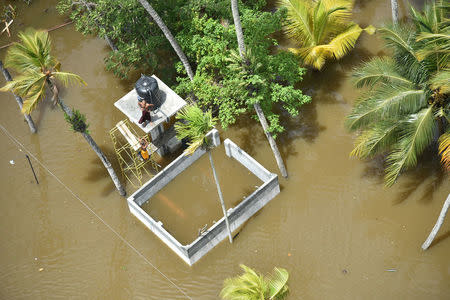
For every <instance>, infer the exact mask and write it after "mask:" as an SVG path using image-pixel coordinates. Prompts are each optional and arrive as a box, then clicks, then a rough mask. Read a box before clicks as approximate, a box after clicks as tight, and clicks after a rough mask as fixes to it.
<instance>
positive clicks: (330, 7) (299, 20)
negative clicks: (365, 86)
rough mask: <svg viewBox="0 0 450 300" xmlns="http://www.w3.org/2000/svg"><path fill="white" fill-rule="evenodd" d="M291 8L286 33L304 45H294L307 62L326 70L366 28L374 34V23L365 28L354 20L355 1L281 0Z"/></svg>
mask: <svg viewBox="0 0 450 300" xmlns="http://www.w3.org/2000/svg"><path fill="white" fill-rule="evenodd" d="M277 1H278V7H286V8H287V18H286V20H285V22H284V27H283V30H284V33H285V34H286V35H287V37H288V38H290V39H292V40H294V41H295V42H296V43H298V44H299V45H300V47H299V48H290V49H289V50H291V51H292V52H293V53H295V54H297V55H299V56H300V58H301V59H302V60H303V62H304V63H305V64H306V65H308V66H312V67H313V68H315V69H318V70H320V69H322V67H323V65H324V64H325V61H326V60H328V59H340V58H342V57H343V56H345V55H346V54H347V53H348V52H349V51H350V50H351V49H353V47H354V46H355V43H356V41H357V40H358V38H359V36H360V35H361V32H362V31H363V30H365V31H367V32H368V33H370V34H372V33H374V32H375V28H374V27H373V26H368V27H367V28H365V29H362V28H361V27H360V26H359V25H358V24H355V23H353V22H352V21H351V16H352V9H353V2H354V1H353V0H317V1H313V0H277Z"/></svg>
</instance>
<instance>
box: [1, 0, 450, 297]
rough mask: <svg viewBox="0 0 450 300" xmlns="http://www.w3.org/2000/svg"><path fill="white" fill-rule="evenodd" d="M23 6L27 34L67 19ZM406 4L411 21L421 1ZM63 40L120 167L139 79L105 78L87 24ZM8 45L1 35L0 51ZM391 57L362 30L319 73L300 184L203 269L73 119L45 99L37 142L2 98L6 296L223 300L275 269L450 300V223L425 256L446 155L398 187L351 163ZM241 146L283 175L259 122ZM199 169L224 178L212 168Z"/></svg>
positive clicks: (98, 136)
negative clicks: (357, 108)
mask: <svg viewBox="0 0 450 300" xmlns="http://www.w3.org/2000/svg"><path fill="white" fill-rule="evenodd" d="M13 2H15V3H17V6H18V7H19V14H20V16H19V17H18V19H17V22H15V23H14V26H13V28H14V31H13V34H15V33H16V32H17V30H18V29H24V28H25V27H27V26H33V27H38V28H50V27H53V26H55V25H58V24H62V23H64V22H65V18H64V17H61V16H57V15H56V13H55V10H54V8H53V5H54V3H55V1H54V0H51V1H50V0H48V1H38V0H35V1H33V4H32V5H31V6H30V7H28V8H25V6H24V5H23V4H22V3H21V1H13ZM399 2H400V5H401V9H400V13H402V14H404V13H405V8H404V7H405V5H404V4H405V3H406V1H399ZM421 2H422V1H416V3H419V4H420V3H421ZM2 3H5V2H2ZM7 3H9V2H7ZM389 3H390V1H387V0H386V1H376V0H367V1H363V0H361V1H358V4H357V6H356V7H355V12H356V18H357V19H358V20H360V22H361V23H362V24H374V25H379V24H381V23H382V22H383V21H384V20H387V19H389V18H390V16H391V15H390V5H389ZM49 7H50V9H48V10H46V11H45V9H46V8H49ZM21 23H23V24H21ZM51 37H52V39H53V45H54V55H56V56H57V57H58V58H59V59H60V61H61V62H62V68H63V70H66V71H71V72H74V73H77V74H79V75H81V76H82V77H83V78H84V79H85V81H86V82H87V84H88V85H87V86H86V87H84V86H83V87H70V88H67V89H63V90H62V92H61V93H62V96H63V97H64V99H65V100H66V102H67V104H69V105H70V106H73V107H76V108H77V109H80V110H81V111H82V112H84V113H85V114H86V115H87V118H88V120H89V122H90V129H91V131H92V136H93V138H94V139H95V140H96V141H97V143H98V144H99V145H100V146H101V147H102V148H103V149H104V151H105V153H106V154H107V155H108V156H109V157H110V158H111V159H113V158H114V153H113V150H112V144H111V141H110V138H109V134H108V131H109V129H110V128H112V127H113V126H114V124H115V123H117V122H118V121H120V120H121V119H123V118H124V117H123V115H121V113H119V111H118V110H117V109H115V107H114V106H113V102H114V101H116V100H117V99H119V98H120V97H121V96H122V95H124V94H125V93H126V92H127V91H129V90H130V89H131V88H132V83H133V80H130V81H123V80H122V81H121V80H119V79H116V78H114V77H113V76H112V75H111V74H110V73H108V72H106V71H105V69H104V65H103V58H104V57H105V55H106V53H107V47H106V43H105V42H104V41H102V40H98V39H96V38H90V37H84V36H82V35H80V34H79V33H77V32H75V30H74V28H73V26H66V27H63V28H61V29H58V30H55V31H52V32H51ZM9 41H10V40H9V39H8V38H7V37H6V36H5V34H3V35H2V36H1V37H0V45H4V44H7V43H9ZM4 54H5V51H4V50H0V57H3V56H4ZM382 54H384V49H383V48H382V44H381V43H380V41H379V39H377V38H375V37H370V36H366V35H363V36H362V38H361V39H360V41H359V42H358V47H357V48H356V49H355V50H354V51H353V52H352V53H351V54H350V55H349V56H347V57H346V58H345V59H343V60H342V61H340V62H339V63H332V64H329V65H328V66H327V67H326V69H324V70H323V71H322V72H309V73H308V75H307V76H306V78H305V80H304V82H303V83H302V88H303V89H304V90H305V91H306V92H307V93H309V94H311V95H313V101H312V103H311V104H308V105H306V106H305V107H304V108H303V109H302V111H301V114H300V116H299V117H297V118H284V120H283V122H284V124H285V125H286V127H287V131H286V133H285V134H283V135H282V136H280V138H279V140H278V143H279V145H280V146H281V151H282V154H283V157H284V159H285V162H286V164H287V167H288V171H289V179H287V180H285V179H280V185H281V193H280V194H279V195H278V196H277V197H276V198H275V199H273V200H272V201H271V202H270V203H269V204H268V205H267V206H266V207H264V208H263V209H262V210H261V211H260V212H259V213H258V214H257V215H256V216H255V217H253V218H252V219H250V220H249V222H247V224H246V225H245V227H244V228H243V230H242V231H241V232H240V234H239V236H238V237H237V238H236V239H235V241H234V243H233V244H230V243H228V242H226V241H224V242H223V243H221V244H219V245H218V246H217V247H216V248H215V249H213V250H212V251H211V252H209V253H208V254H207V255H206V256H205V257H204V258H202V259H201V260H200V261H199V262H197V263H196V264H195V265H194V266H192V267H189V266H187V265H186V264H185V263H184V262H183V261H182V260H181V259H180V258H178V257H177V255H176V254H174V253H173V252H172V251H170V250H169V249H168V248H167V247H166V246H165V245H164V244H163V243H162V242H161V241H160V240H159V239H158V238H157V237H156V236H154V235H153V234H152V233H151V232H150V231H149V230H147V228H146V227H145V226H144V225H142V224H141V223H140V222H139V221H138V220H137V219H136V218H134V217H133V216H132V215H131V214H130V213H129V211H128V208H127V205H126V201H125V199H124V198H121V197H120V196H119V195H118V193H117V192H115V190H114V186H113V184H112V183H111V181H110V179H109V178H108V176H107V173H106V171H105V170H104V169H103V167H102V165H101V163H100V161H99V160H98V159H97V157H96V156H95V154H94V153H93V152H92V151H90V149H89V147H88V146H87V144H86V143H85V141H84V140H83V139H82V138H81V137H80V136H79V135H77V134H75V133H72V132H71V131H70V130H69V129H68V126H67V125H66V124H65V121H64V119H63V116H62V113H61V112H60V111H59V110H58V109H54V108H52V107H51V105H50V104H44V105H41V106H40V108H39V109H38V110H37V111H36V112H34V113H33V118H34V120H35V122H36V123H37V126H38V129H39V133H38V134H36V135H30V133H29V130H28V127H27V126H26V124H25V123H24V122H23V121H22V117H21V116H20V113H19V110H18V108H17V104H16V102H15V101H14V99H13V97H12V96H11V95H9V94H3V93H2V94H0V98H1V103H2V109H1V110H0V124H1V126H2V127H0V129H1V130H0V131H1V133H0V141H1V142H0V153H1V155H0V166H1V170H2V172H1V180H0V188H1V190H2V198H1V200H2V201H1V204H0V237H1V243H0V266H1V268H0V299H186V298H188V297H190V298H192V299H218V298H219V297H218V294H219V292H220V289H221V287H222V282H223V280H224V279H225V278H227V277H230V276H233V275H236V274H238V273H240V269H239V264H240V263H244V264H246V265H248V266H251V267H253V268H255V269H256V270H258V271H261V272H263V273H265V272H269V271H270V270H271V269H272V268H273V267H274V266H279V267H284V268H286V269H288V270H289V272H290V279H289V283H290V289H291V294H290V296H289V299H449V297H450V284H449V283H450V258H449V253H450V238H449V236H450V220H449V218H448V216H447V220H446V221H445V223H444V225H443V226H442V228H441V230H440V232H439V234H438V236H437V240H436V242H435V243H434V244H433V245H432V247H431V248H430V249H429V250H427V251H426V252H423V251H422V250H421V249H420V245H421V244H422V243H423V241H424V240H425V239H426V237H427V235H428V233H429V231H430V230H431V228H432V227H433V225H434V223H435V221H436V218H437V216H438V214H439V212H440V209H441V206H442V204H443V202H444V200H445V198H446V197H447V195H448V193H449V192H450V187H449V178H448V174H447V175H446V174H443V173H442V172H441V171H440V168H439V162H438V159H433V160H430V161H429V162H427V163H423V164H421V165H420V166H419V167H418V168H417V169H416V170H415V171H413V172H409V173H407V174H405V175H404V176H402V177H401V178H400V180H399V182H398V183H397V184H396V185H395V186H394V187H392V188H390V189H385V188H384V187H383V183H382V175H383V170H382V164H381V162H380V161H379V160H372V161H367V162H362V161H359V160H356V159H350V158H349V155H348V154H349V152H350V151H351V149H352V142H353V140H354V135H352V134H348V133H347V132H346V131H345V129H344V128H343V118H344V116H345V115H346V114H347V113H348V112H349V111H350V109H351V105H352V103H353V102H354V101H355V99H356V98H357V96H358V91H356V90H355V89H354V88H353V87H352V85H351V82H350V80H349V78H348V74H349V71H350V70H351V68H352V67H354V66H355V65H357V64H358V63H359V62H361V61H362V60H365V59H368V58H369V57H370V56H372V55H382ZM157 75H158V76H160V75H164V74H158V73H157ZM160 78H163V79H164V76H160ZM133 79H134V78H133ZM0 83H1V84H3V83H4V81H3V79H0ZM2 128H5V129H6V130H7V131H8V134H10V135H11V136H9V135H8V134H7V133H5V131H4V130H3V129H2ZM226 137H229V138H231V139H232V140H233V141H234V142H235V143H236V144H238V145H239V146H240V147H241V148H243V149H244V150H245V151H247V152H248V153H250V154H251V155H253V156H254V157H255V159H256V160H258V161H259V162H261V163H262V164H263V165H264V166H265V167H266V168H267V169H269V170H271V171H272V172H276V171H277V168H276V163H275V161H274V158H273V156H272V154H271V152H270V148H269V146H268V144H267V142H266V140H265V137H264V135H263V133H262V131H261V129H260V127H259V125H258V124H257V123H255V122H254V121H253V120H251V119H249V118H243V119H242V120H241V121H240V124H238V125H237V126H235V127H233V128H231V129H230V130H228V131H226V132H223V133H222V138H226ZM14 139H16V140H17V141H18V142H20V143H21V145H20V146H18V145H17V143H16V142H14V141H13V140H14ZM21 150H22V151H21ZM26 151H29V152H30V153H31V154H32V155H33V157H32V159H31V161H32V163H33V165H34V169H35V171H36V174H37V177H38V179H39V185H37V184H36V183H35V182H34V178H33V175H32V172H31V170H30V167H29V165H28V162H27V160H26V158H25V153H26ZM34 157H35V158H36V159H38V160H39V162H40V163H42V165H41V164H39V163H38V162H37V161H36V160H35V159H34ZM10 161H12V162H10ZM11 163H14V164H11ZM217 164H220V163H217ZM199 168H204V169H205V170H209V162H208V161H207V160H204V161H203V162H201V163H200V164H199ZM218 172H219V176H220V177H221V181H222V182H223V185H224V186H230V185H231V186H232V185H233V183H234V178H233V177H230V176H225V175H223V173H222V171H221V170H220V168H218ZM175 189H176V187H175ZM128 192H129V194H131V193H132V192H133V188H132V187H130V186H129V187H128ZM181 193H185V191H184V190H181V191H180V197H181V196H183V195H184V194H181ZM83 203H84V204H86V205H87V206H85V205H83ZM119 236H120V237H119ZM138 253H139V254H138Z"/></svg>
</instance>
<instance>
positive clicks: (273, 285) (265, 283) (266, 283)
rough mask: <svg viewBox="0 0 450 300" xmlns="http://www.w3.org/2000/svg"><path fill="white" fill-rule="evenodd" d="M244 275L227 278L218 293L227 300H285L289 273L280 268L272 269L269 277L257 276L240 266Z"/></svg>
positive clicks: (250, 270) (249, 269)
mask: <svg viewBox="0 0 450 300" xmlns="http://www.w3.org/2000/svg"><path fill="white" fill-rule="evenodd" d="M240 267H241V268H242V269H243V270H244V274H242V275H240V276H237V277H234V278H227V279H225V282H224V287H223V289H222V291H221V293H220V295H221V297H222V298H223V299H228V300H281V299H285V298H286V296H287V294H288V292H289V288H288V286H287V281H288V278H289V273H288V271H287V270H285V269H282V268H274V269H273V272H272V274H270V275H269V276H262V275H259V274H257V273H256V272H255V271H254V270H252V269H251V268H249V267H247V266H245V265H240Z"/></svg>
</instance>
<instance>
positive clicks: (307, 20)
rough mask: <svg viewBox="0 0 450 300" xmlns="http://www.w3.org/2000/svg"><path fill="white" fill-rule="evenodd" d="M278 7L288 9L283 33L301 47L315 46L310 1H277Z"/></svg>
mask: <svg viewBox="0 0 450 300" xmlns="http://www.w3.org/2000/svg"><path fill="white" fill-rule="evenodd" d="M277 5H278V7H283V6H284V7H286V8H287V16H286V21H285V23H284V26H283V31H284V33H285V34H286V36H287V37H288V38H290V39H293V40H295V41H297V42H298V43H300V45H301V46H311V45H314V33H313V28H311V13H310V11H311V9H312V7H311V5H310V3H309V2H308V1H298V0H277Z"/></svg>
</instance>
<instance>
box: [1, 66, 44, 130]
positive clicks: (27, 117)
mask: <svg viewBox="0 0 450 300" xmlns="http://www.w3.org/2000/svg"><path fill="white" fill-rule="evenodd" d="M0 70H2V73H3V76H4V77H5V79H6V81H12V77H11V74H9V72H8V69H6V68H4V67H3V62H2V61H1V60H0ZM12 94H13V95H14V98H16V102H17V104H18V105H19V108H20V110H22V107H23V100H22V98H21V97H20V96H17V95H16V94H14V93H12ZM24 117H25V120H26V121H27V123H28V127H30V131H31V133H36V131H37V130H36V125H34V122H33V119H32V118H31V116H30V115H29V114H24Z"/></svg>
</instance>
